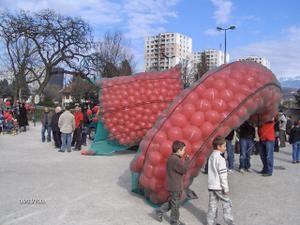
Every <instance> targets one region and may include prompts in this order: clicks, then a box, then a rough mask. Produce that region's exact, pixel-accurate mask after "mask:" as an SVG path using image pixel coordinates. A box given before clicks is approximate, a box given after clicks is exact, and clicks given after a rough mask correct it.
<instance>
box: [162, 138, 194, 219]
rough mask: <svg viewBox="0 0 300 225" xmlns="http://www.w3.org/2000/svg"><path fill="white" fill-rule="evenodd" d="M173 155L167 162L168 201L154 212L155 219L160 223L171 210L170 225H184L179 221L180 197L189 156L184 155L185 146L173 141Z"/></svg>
mask: <svg viewBox="0 0 300 225" xmlns="http://www.w3.org/2000/svg"><path fill="white" fill-rule="evenodd" d="M172 151H173V153H172V154H171V155H170V157H169V158H168V161H167V190H168V191H169V192H170V199H169V201H167V202H165V203H163V204H162V205H161V206H160V208H159V209H157V210H156V218H157V220H158V221H159V222H162V218H163V214H164V213H166V212H168V211H169V210H170V209H171V218H170V224H171V225H184V223H182V222H180V221H179V206H180V196H181V193H182V189H183V183H182V182H183V175H184V174H185V173H186V171H187V167H188V164H189V161H190V160H189V156H188V155H186V154H185V144H184V143H183V142H181V141H175V142H174V143H173V145H172Z"/></svg>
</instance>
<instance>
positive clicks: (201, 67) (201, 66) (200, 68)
mask: <svg viewBox="0 0 300 225" xmlns="http://www.w3.org/2000/svg"><path fill="white" fill-rule="evenodd" d="M208 70H209V69H208V65H207V60H206V55H205V53H204V52H202V54H201V62H199V63H198V64H197V73H196V77H195V78H196V80H199V79H200V78H201V77H202V76H203V75H204V74H205V73H206V72H207V71H208Z"/></svg>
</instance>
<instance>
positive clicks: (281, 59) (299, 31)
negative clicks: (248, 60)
mask: <svg viewBox="0 0 300 225" xmlns="http://www.w3.org/2000/svg"><path fill="white" fill-rule="evenodd" d="M284 33H285V35H283V36H282V37H280V38H277V39H272V40H267V41H261V42H255V43H252V44H249V45H247V46H244V47H241V48H237V49H234V50H233V51H231V54H232V58H234V59H236V58H239V57H245V56H249V55H256V56H261V57H266V58H267V59H268V60H269V61H270V62H271V70H272V71H273V72H274V73H275V75H277V76H279V77H282V76H291V75H292V76H296V75H300V63H299V56H300V44H299V43H300V27H296V26H292V27H289V28H288V29H287V30H286V31H285V32H284Z"/></svg>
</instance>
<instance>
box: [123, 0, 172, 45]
mask: <svg viewBox="0 0 300 225" xmlns="http://www.w3.org/2000/svg"><path fill="white" fill-rule="evenodd" d="M124 3H125V7H124V13H125V14H126V16H127V17H128V25H127V29H128V30H129V34H128V37H129V38H133V39H134V38H142V37H144V36H147V35H153V34H157V33H160V32H163V31H165V28H164V24H166V23H167V22H168V19H169V18H172V17H176V12H175V11H174V9H173V8H174V7H175V6H176V4H177V3H178V0H168V1H163V0H162V1H157V0H147V1H145V0H125V1H124Z"/></svg>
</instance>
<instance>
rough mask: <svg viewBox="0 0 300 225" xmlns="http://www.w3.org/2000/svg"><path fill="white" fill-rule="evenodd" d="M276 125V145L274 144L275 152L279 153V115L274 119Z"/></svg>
mask: <svg viewBox="0 0 300 225" xmlns="http://www.w3.org/2000/svg"><path fill="white" fill-rule="evenodd" d="M274 122H275V125H274V130H275V144H274V152H279V114H277V115H276V116H275V119H274Z"/></svg>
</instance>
